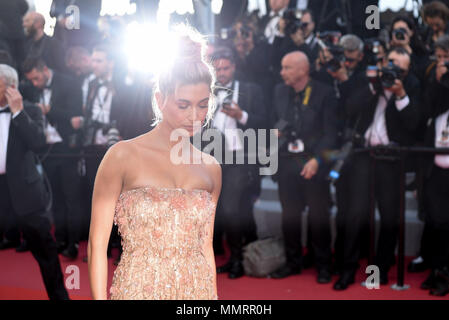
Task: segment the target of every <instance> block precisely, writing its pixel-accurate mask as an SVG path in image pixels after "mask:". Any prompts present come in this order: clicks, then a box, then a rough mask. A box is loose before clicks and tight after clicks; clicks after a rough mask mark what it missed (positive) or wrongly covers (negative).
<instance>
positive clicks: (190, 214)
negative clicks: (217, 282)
mask: <svg viewBox="0 0 449 320" xmlns="http://www.w3.org/2000/svg"><path fill="white" fill-rule="evenodd" d="M215 206H216V204H215V203H214V202H213V201H212V195H211V194H210V193H209V192H208V191H206V190H200V189H193V190H185V189H180V188H161V187H142V188H137V189H133V190H129V191H126V192H123V193H121V194H120V197H119V199H118V201H117V206H116V210H115V215H114V224H115V225H117V226H118V230H119V233H120V235H121V237H122V247H123V253H122V257H121V260H120V263H119V265H118V266H117V269H116V270H115V272H114V276H113V279H112V286H111V288H110V299H112V300H118V299H126V300H130V299H138V300H146V299H169V300H190V299H198V300H206V299H217V297H216V295H215V288H214V281H213V279H214V273H215V270H214V269H213V268H212V266H210V265H209V264H208V262H207V260H206V257H205V255H204V252H203V243H204V240H205V238H206V237H207V236H208V232H209V230H210V224H211V223H213V221H212V217H213V214H214V211H215Z"/></svg>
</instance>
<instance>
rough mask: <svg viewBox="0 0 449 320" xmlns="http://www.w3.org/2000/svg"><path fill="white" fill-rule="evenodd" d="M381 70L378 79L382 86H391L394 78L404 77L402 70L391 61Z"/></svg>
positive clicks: (400, 78)
mask: <svg viewBox="0 0 449 320" xmlns="http://www.w3.org/2000/svg"><path fill="white" fill-rule="evenodd" d="M381 71H382V75H381V77H380V81H381V83H382V86H383V87H384V88H391V87H392V86H393V85H394V82H395V80H396V79H399V80H402V79H403V77H404V71H403V70H402V69H401V68H399V67H398V66H397V65H395V64H394V63H393V62H391V61H390V62H389V63H388V65H387V66H386V67H384V68H382V70H381Z"/></svg>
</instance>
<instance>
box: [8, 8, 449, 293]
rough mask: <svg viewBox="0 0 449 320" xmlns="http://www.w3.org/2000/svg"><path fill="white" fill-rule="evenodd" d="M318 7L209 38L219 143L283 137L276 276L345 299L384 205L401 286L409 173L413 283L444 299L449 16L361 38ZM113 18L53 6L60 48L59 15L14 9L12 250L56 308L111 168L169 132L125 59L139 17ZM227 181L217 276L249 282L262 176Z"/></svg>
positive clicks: (238, 19)
mask: <svg viewBox="0 0 449 320" xmlns="http://www.w3.org/2000/svg"><path fill="white" fill-rule="evenodd" d="M69 2H70V3H75V5H79V6H80V12H81V15H80V18H81V20H80V28H79V29H68V28H67V27H66V25H67V21H68V17H67V16H66V10H65V8H66V6H67V5H68V3H69ZM242 2H244V3H246V2H245V1H242ZM318 2H319V1H316V2H315V1H289V0H270V1H267V4H268V6H267V14H266V15H260V14H259V12H258V11H255V12H248V10H246V8H244V9H245V10H241V13H240V14H239V15H238V16H233V17H231V19H228V20H229V21H228V25H224V24H225V23H222V24H223V25H221V26H220V28H216V32H215V36H210V35H209V37H208V42H209V47H208V51H207V52H206V59H209V60H210V61H211V62H212V64H213V66H214V68H215V72H216V80H217V83H216V91H215V96H216V103H217V111H216V113H215V116H214V117H213V119H212V121H211V123H210V124H209V127H210V128H213V129H215V130H218V131H219V132H220V133H221V135H222V137H223V141H225V144H224V145H223V146H224V148H225V149H226V150H225V151H227V152H231V153H232V154H234V155H235V154H236V153H237V152H238V151H241V150H244V153H245V156H246V158H248V151H246V150H247V149H248V148H246V144H245V141H244V140H240V139H239V138H238V136H237V135H236V134H235V133H233V130H232V129H234V130H235V129H241V130H243V131H245V130H247V129H255V130H257V129H276V133H277V136H278V139H279V140H278V149H277V150H275V152H277V153H278V171H277V172H276V173H275V174H274V175H272V176H270V177H269V178H270V179H272V180H273V181H274V182H276V183H277V185H278V193H279V201H280V204H281V208H282V222H281V225H282V234H283V240H282V241H283V242H282V243H283V250H284V252H285V263H284V264H282V265H281V266H280V267H278V268H277V269H275V270H272V271H271V272H270V273H269V274H267V275H266V276H268V277H270V278H274V279H282V278H286V277H289V276H292V275H297V274H300V273H301V272H302V270H304V269H306V268H315V269H316V281H317V283H318V284H317V285H319V284H326V283H331V282H332V279H333V277H334V276H336V277H335V278H334V279H336V280H335V282H334V283H333V288H334V289H335V290H339V291H343V290H345V289H347V288H348V287H349V286H350V285H352V284H354V282H355V278H356V273H357V272H359V268H360V264H359V263H360V260H361V259H364V258H367V256H368V254H369V253H368V251H369V248H368V247H369V236H370V231H372V230H370V208H371V205H372V202H373V201H374V203H375V205H376V206H377V209H378V212H379V215H380V224H379V226H380V230H379V235H378V242H377V246H376V252H375V260H374V264H375V265H376V266H378V267H379V270H380V284H381V285H386V284H388V283H391V279H389V277H388V274H389V271H390V269H391V268H392V267H393V266H394V265H395V263H396V262H397V257H396V247H397V243H398V235H399V223H400V219H399V218H400V215H399V214H400V211H401V197H403V194H401V187H400V185H401V182H402V183H405V181H401V180H404V177H403V175H401V166H404V168H405V172H407V173H409V174H411V176H412V177H413V178H414V179H413V181H411V182H409V183H407V185H406V186H405V188H406V190H409V191H414V195H415V197H416V200H417V203H418V217H419V219H420V220H421V221H422V222H423V224H424V230H423V233H422V237H421V239H420V243H421V247H420V252H419V254H418V256H417V257H416V259H414V260H412V261H411V262H410V263H409V264H408V266H407V268H408V271H409V272H427V273H428V277H427V278H426V280H425V281H424V282H423V283H422V284H421V288H422V289H424V290H427V291H429V293H430V294H431V295H434V296H445V295H447V294H448V293H449V152H447V153H444V152H440V153H439V152H437V149H441V150H443V149H445V148H446V149H447V150H448V151H449V105H448V102H447V101H449V73H448V68H449V8H448V6H447V5H449V4H447V2H446V4H445V1H422V2H423V4H422V6H421V7H420V8H419V14H418V15H417V16H414V15H413V14H412V13H407V12H400V13H397V14H395V15H394V16H393V17H391V19H390V20H389V21H388V23H382V24H381V26H380V29H374V30H367V29H366V27H365V25H364V24H363V25H355V24H353V28H351V29H352V30H351V32H349V31H348V28H347V26H342V25H341V24H338V23H337V24H335V23H333V22H329V21H328V22H323V21H321V22H320V23H319V19H321V18H322V14H321V13H322V12H321V7H319V6H317V4H318ZM373 3H377V1H373ZM100 8H101V1H98V0H90V1H65V0H61V1H58V0H53V4H52V7H51V12H50V15H51V16H52V17H54V18H55V19H56V20H57V23H56V26H55V28H54V34H53V36H51V37H50V36H48V35H47V34H46V33H45V32H44V28H45V24H46V20H45V18H44V16H43V15H42V14H41V13H38V12H35V11H32V10H30V8H29V7H28V4H27V2H26V1H25V0H14V1H13V0H10V1H7V0H1V1H0V194H1V196H0V250H6V249H12V248H13V249H15V250H16V251H17V252H26V251H31V253H32V255H33V257H34V258H35V259H36V261H37V262H38V263H39V266H40V270H41V273H42V277H43V281H44V284H45V288H46V290H47V293H48V296H49V298H50V299H67V298H68V294H67V291H66V289H65V288H64V284H63V274H62V272H61V266H60V261H59V257H58V254H61V255H62V256H64V257H65V259H69V260H76V259H77V258H78V257H79V256H81V257H82V258H83V259H84V262H87V256H86V252H81V250H79V248H80V247H79V243H80V242H81V241H86V240H87V238H88V234H89V224H90V212H91V211H90V210H91V208H90V206H91V201H92V191H93V187H94V181H95V176H96V172H97V170H98V167H99V165H100V162H101V160H102V158H103V156H104V155H105V153H106V151H107V150H108V148H109V147H110V146H112V145H113V144H115V143H116V142H118V141H120V140H127V139H133V138H135V137H137V136H139V135H141V134H144V133H146V132H148V131H150V130H151V129H152V120H153V119H154V115H153V113H152V108H151V105H152V93H153V85H154V83H153V81H152V79H153V78H152V77H151V75H148V74H143V73H139V72H136V70H131V69H130V68H128V61H127V57H126V56H124V55H123V53H122V51H121V47H122V46H123V44H124V41H125V40H124V37H125V36H126V28H125V27H126V22H127V21H126V18H124V17H109V18H108V17H103V16H101V17H100ZM222 21H225V20H224V19H223V20H222ZM98 22H99V23H98ZM141 41H142V42H145V41H150V39H141ZM152 45H154V46H155V47H157V46H158V44H157V43H153V44H152ZM401 147H409V148H410V150H413V148H415V147H420V148H421V149H423V148H424V147H425V148H427V150H430V149H435V152H425V153H424V152H409V153H407V154H406V155H405V158H403V159H402V162H401V157H402V153H400V152H399V151H398V150H400V149H401ZM264 151H267V150H264ZM271 151H272V150H271ZM220 161H221V159H220ZM373 164H375V165H373ZM148 165H149V166H151V164H148ZM221 166H222V190H221V194H220V199H219V202H218V204H219V205H218V207H217V212H216V220H215V231H214V251H215V254H216V255H217V256H218V255H223V254H225V253H230V254H229V260H228V262H227V263H226V264H224V265H219V266H217V273H227V276H228V278H230V279H237V278H240V277H242V276H244V275H245V268H244V263H243V262H244V254H243V253H244V248H245V246H247V245H248V244H251V243H255V242H257V241H260V240H261V239H258V233H257V226H256V222H255V219H254V204H255V202H256V200H257V199H259V198H260V196H261V190H262V188H261V185H262V178H263V177H262V176H260V175H259V168H260V167H261V166H263V164H260V163H256V164H252V163H249V161H246V162H245V163H244V164H238V163H234V164H228V163H223V164H222V165H221ZM374 178H375V184H372V183H371V181H373V179H374ZM373 185H374V186H375V187H374V190H372V187H373ZM334 191H335V194H334V196H333V194H332V193H333V192H334ZM334 206H335V207H336V208H337V215H336V226H337V233H336V234H337V235H336V241H335V244H334V245H332V241H331V222H330V216H331V209H332V207H334ZM305 210H308V219H307V223H308V225H307V247H306V248H303V245H302V234H301V232H302V230H303V228H302V223H303V219H302V214H303V212H304V211H305ZM114 248H118V250H119V251H120V250H121V240H120V235H119V233H118V230H117V227H116V226H114V227H113V230H112V233H111V237H110V241H109V249H108V256H109V257H110V258H111V259H112V253H111V252H112V250H113V249H114ZM227 249H229V250H227ZM119 261H120V256H119V257H118V258H117V259H114V264H115V265H117V264H118V263H119Z"/></svg>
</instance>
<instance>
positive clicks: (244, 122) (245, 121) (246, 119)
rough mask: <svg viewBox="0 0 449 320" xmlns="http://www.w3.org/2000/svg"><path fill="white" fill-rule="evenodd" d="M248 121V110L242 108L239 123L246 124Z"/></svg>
mask: <svg viewBox="0 0 449 320" xmlns="http://www.w3.org/2000/svg"><path fill="white" fill-rule="evenodd" d="M247 122H248V112H246V111H243V110H242V118H241V119H240V120H239V123H240V124H242V125H246V123H247Z"/></svg>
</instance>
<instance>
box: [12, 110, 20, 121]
mask: <svg viewBox="0 0 449 320" xmlns="http://www.w3.org/2000/svg"><path fill="white" fill-rule="evenodd" d="M20 112H22V110H19V111H18V112H16V113H14V114H13V115H12V118H13V119H15V118H17V116H18V115H19V114H20Z"/></svg>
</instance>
